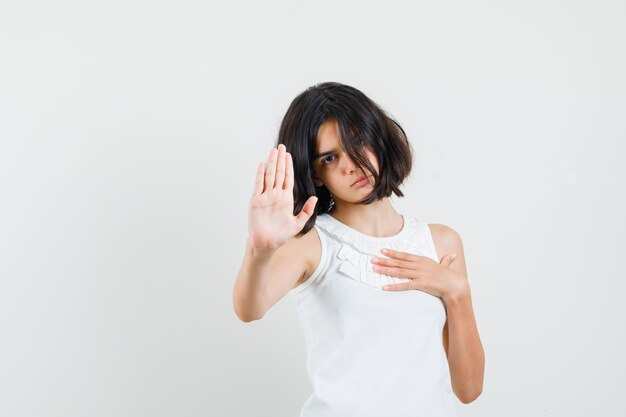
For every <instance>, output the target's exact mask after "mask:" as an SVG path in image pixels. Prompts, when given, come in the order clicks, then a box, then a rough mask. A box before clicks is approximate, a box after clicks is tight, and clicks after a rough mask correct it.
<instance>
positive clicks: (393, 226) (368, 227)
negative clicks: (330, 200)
mask: <svg viewBox="0 0 626 417" xmlns="http://www.w3.org/2000/svg"><path fill="white" fill-rule="evenodd" d="M329 214H330V215H331V216H333V217H334V218H335V219H337V220H339V221H340V222H341V223H343V224H345V225H347V226H350V227H351V228H353V229H355V230H357V231H359V232H361V233H364V234H366V235H369V236H373V237H387V236H393V235H395V234H397V233H398V232H400V230H401V229H402V227H403V220H402V216H400V214H399V213H398V212H397V211H396V210H395V208H394V207H393V206H392V205H391V200H390V199H389V197H385V198H383V199H382V200H379V201H375V202H373V203H371V204H369V205H365V204H349V205H341V204H340V205H337V204H335V206H334V207H333V209H332V210H331V211H330V213H329Z"/></svg>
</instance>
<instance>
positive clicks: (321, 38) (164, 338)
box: [0, 0, 626, 417]
mask: <svg viewBox="0 0 626 417" xmlns="http://www.w3.org/2000/svg"><path fill="white" fill-rule="evenodd" d="M625 21H626V6H625V5H624V3H623V2H621V1H613V2H610V1H554V0H550V1H546V0H542V1H517V2H502V1H472V2H465V1H454V2H452V1H437V2H434V1H429V2H397V1H384V2H375V3H364V2H361V1H359V2H357V1H352V2H329V1H317V2H290V1H284V2H278V1H271V2H253V1H249V2H245V3H244V2H232V3H228V4H227V3H226V2H223V3H212V2H211V1H195V2H192V1H184V0H183V1H143V2H142V1H135V0H131V1H106V2H104V1H102V2H89V1H84V2H75V1H54V2H44V1H19V2H18V1H13V2H8V1H7V2H3V4H2V5H1V6H0V140H1V142H0V199H1V200H0V415H2V416H7V417H21V416H58V417H85V416H90V417H98V416H103V417H104V416H106V417H110V416H120V417H122V416H123V417H126V416H128V417H138V416H146V417H157V416H177V417H183V416H194V417H196V416H198V417H199V416H209V417H213V416H219V417H231V416H232V417H235V416H236V417H240V416H271V417H274V416H279V417H281V416H297V415H298V412H299V410H300V407H301V406H302V404H303V403H304V401H305V400H306V398H307V397H308V395H309V393H310V385H309V383H308V380H307V377H306V370H305V350H304V337H303V334H302V332H301V329H300V327H299V325H298V323H297V316H296V311H295V306H294V305H292V304H291V302H290V300H289V299H287V298H285V299H283V300H281V301H280V302H279V303H278V304H277V305H275V306H274V307H273V308H272V309H271V310H270V311H269V312H268V314H267V315H266V316H265V318H264V319H263V320H261V321H257V322H252V323H242V322H240V321H239V320H238V319H237V317H236V315H235V313H234V311H233V308H232V301H231V300H232V286H233V283H234V280H235V277H236V274H237V272H238V270H239V266H240V262H241V259H242V255H243V249H244V246H245V238H246V236H247V204H248V198H249V195H250V193H251V191H252V186H253V182H254V174H255V172H256V168H257V165H258V163H259V162H261V161H263V160H265V159H266V158H267V155H268V153H269V150H270V148H271V147H272V146H273V145H274V143H275V140H276V137H277V133H278V126H279V124H280V120H281V118H282V116H283V115H284V112H285V111H286V109H287V107H288V105H289V103H290V102H291V100H292V99H293V98H294V97H295V96H296V95H297V94H299V93H300V92H301V91H303V90H304V89H305V88H307V87H308V86H310V85H313V84H315V83H319V82H323V81H339V82H342V83H346V84H349V85H352V86H354V87H357V88H359V89H361V90H362V91H363V92H364V93H366V94H367V95H369V96H370V97H371V98H372V99H374V100H375V101H377V102H378V103H379V104H380V105H381V106H382V107H383V108H384V109H385V110H387V111H388V112H389V113H390V114H391V115H392V116H394V117H395V118H396V119H397V120H398V121H399V122H400V124H401V125H402V126H403V127H404V128H405V130H406V132H407V134H408V136H409V139H410V141H411V145H412V147H413V149H414V151H415V155H414V156H415V168H414V170H413V173H412V175H411V177H410V178H409V180H408V181H407V182H406V183H405V185H404V187H403V190H404V191H405V194H406V197H405V198H403V199H394V205H395V206H396V208H397V209H398V210H399V211H401V212H403V213H405V214H407V215H410V216H413V217H416V218H418V219H421V220H424V221H427V222H429V223H443V224H447V225H449V226H450V227H452V228H454V229H455V230H457V231H458V232H459V233H460V234H461V236H462V238H463V241H464V245H465V254H466V259H467V266H468V275H469V280H470V284H471V288H472V295H473V302H474V309H475V313H476V319H477V322H478V326H479V330H480V335H481V338H482V342H483V345H484V348H485V354H486V374H485V384H484V390H483V393H482V395H481V396H480V397H479V398H478V399H477V400H476V401H475V402H473V403H471V404H469V405H463V404H461V403H459V412H460V415H461V416H476V417H478V416H480V417H487V416H489V417H501V416H507V417H518V416H519V417H528V416H568V417H571V416H585V417H587V416H592V415H597V416H607V417H608V416H623V415H625V414H626V406H625V405H624V402H623V401H620V400H618V398H621V397H622V395H623V392H624V389H625V388H626V377H625V376H624V375H626V361H625V359H624V355H623V353H624V351H625V350H626V341H625V339H624V328H626V314H625V308H624V294H625V292H626V284H625V282H626V273H625V272H624V264H623V260H624V250H625V249H626V245H625V244H624V236H625V233H626V221H625V220H624V213H626V198H625V192H624V190H625V189H626V188H625V185H626V168H625V166H624V157H625V152H624V151H625V147H626V146H625V145H624V140H625V139H626V122H625V116H626V86H625V81H626V57H625V56H626V29H625V27H626V26H625V25H624V22H625ZM398 348H399V349H401V348H402V347H401V346H398ZM400 394H401V395H405V394H406V393H400ZM389 417H393V416H389Z"/></svg>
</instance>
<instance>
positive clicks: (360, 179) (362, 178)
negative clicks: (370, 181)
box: [352, 177, 367, 185]
mask: <svg viewBox="0 0 626 417" xmlns="http://www.w3.org/2000/svg"><path fill="white" fill-rule="evenodd" d="M366 178H367V177H361V178H359V179H358V180H356V181H354V182H353V183H352V185H354V184H356V183H357V182H359V181H362V180H364V179H366Z"/></svg>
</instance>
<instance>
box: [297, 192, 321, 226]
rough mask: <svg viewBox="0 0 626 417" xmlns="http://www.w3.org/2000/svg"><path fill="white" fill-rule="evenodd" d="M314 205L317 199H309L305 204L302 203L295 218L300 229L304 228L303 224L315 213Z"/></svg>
mask: <svg viewBox="0 0 626 417" xmlns="http://www.w3.org/2000/svg"><path fill="white" fill-rule="evenodd" d="M315 204H317V197H316V196H311V197H309V199H308V200H307V201H306V203H304V206H303V207H302V210H300V213H298V215H297V216H296V219H297V222H298V226H300V229H302V228H303V227H304V224H305V223H306V222H307V221H308V220H309V219H310V218H311V216H312V215H313V213H314V212H315Z"/></svg>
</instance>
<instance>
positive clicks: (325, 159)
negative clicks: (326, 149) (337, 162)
mask: <svg viewBox="0 0 626 417" xmlns="http://www.w3.org/2000/svg"><path fill="white" fill-rule="evenodd" d="M328 158H334V156H333V155H330V156H328V157H326V158H324V159H323V160H322V163H323V164H324V165H328V164H329V163H330V162H333V161H334V159H333V161H330V162H328Z"/></svg>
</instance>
